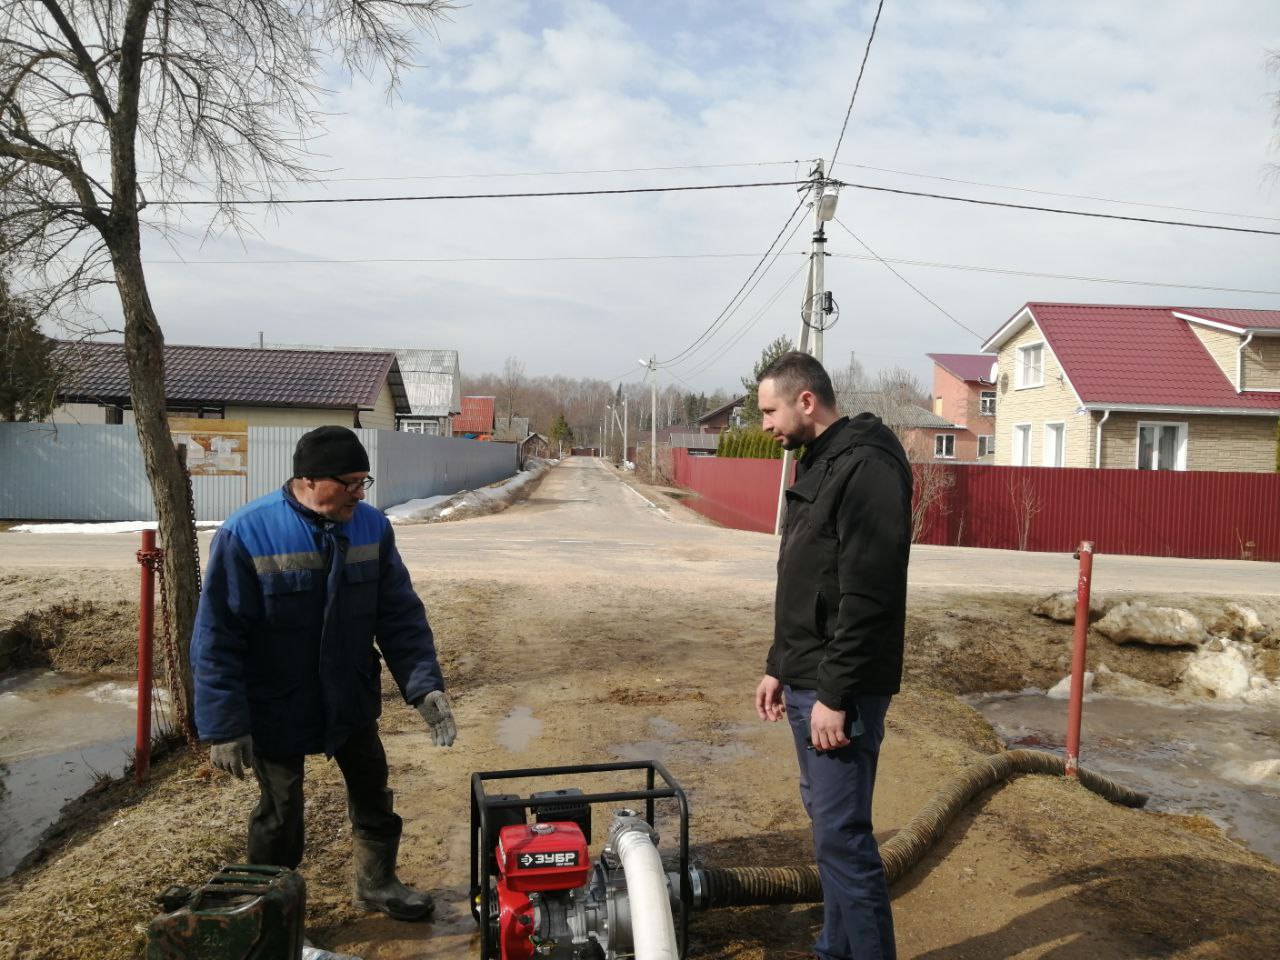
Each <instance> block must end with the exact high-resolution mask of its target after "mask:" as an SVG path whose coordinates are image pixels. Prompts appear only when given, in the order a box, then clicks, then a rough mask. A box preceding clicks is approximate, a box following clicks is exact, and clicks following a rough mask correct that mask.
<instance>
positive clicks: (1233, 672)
mask: <svg viewBox="0 0 1280 960" xmlns="http://www.w3.org/2000/svg"><path fill="white" fill-rule="evenodd" d="M1219 642H1220V643H1221V646H1222V649H1221V650H1218V649H1214V648H1216V647H1217V646H1218V643H1217V642H1215V643H1214V645H1213V647H1214V648H1211V647H1208V646H1206V647H1202V648H1201V649H1199V650H1197V651H1196V652H1195V653H1193V654H1192V655H1191V657H1190V658H1189V659H1188V660H1187V666H1186V669H1185V671H1184V672H1183V674H1182V683H1183V686H1184V687H1186V688H1188V689H1191V690H1195V691H1197V692H1198V693H1200V694H1201V695H1205V696H1210V697H1213V698H1214V699H1216V700H1233V701H1236V702H1237V703H1256V704H1263V705H1274V706H1277V707H1280V682H1276V681H1274V680H1268V679H1267V677H1266V675H1265V674H1264V673H1263V672H1262V671H1261V670H1260V669H1259V668H1258V665H1257V663H1256V662H1255V658H1256V653H1255V647H1254V646H1253V645H1252V644H1249V643H1244V642H1242V641H1239V640H1222V641H1219Z"/></svg>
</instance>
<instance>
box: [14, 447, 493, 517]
mask: <svg viewBox="0 0 1280 960" xmlns="http://www.w3.org/2000/svg"><path fill="white" fill-rule="evenodd" d="M305 432H306V428H304V427H250V429H249V471H248V474H249V475H248V478H247V479H246V478H244V477H225V476H224V477H195V478H194V479H193V481H192V492H193V494H194V496H195V505H196V519H197V520H225V519H226V518H227V517H228V516H230V515H231V513H233V512H234V511H235V510H236V509H237V508H239V507H240V506H241V505H242V504H244V503H247V502H248V501H249V500H252V499H253V498H255V497H258V496H261V495H262V494H264V493H267V492H268V491H270V490H273V489H275V488H276V487H278V486H279V485H280V484H281V483H283V482H284V481H285V480H286V479H287V478H288V477H289V475H290V473H292V472H293V471H292V464H293V448H294V445H295V444H296V443H297V442H298V438H299V437H300V436H302V435H303V434H304V433H305ZM356 432H357V433H358V434H359V435H360V440H361V442H362V443H364V445H365V448H366V449H367V450H368V451H369V466H370V472H371V473H372V474H373V475H374V477H375V478H376V479H377V483H376V484H374V486H373V488H372V489H371V490H370V491H369V493H370V497H369V502H370V503H372V504H373V505H374V506H375V507H378V508H379V509H385V508H386V507H389V506H393V505H394V504H397V503H403V502H404V501H406V500H412V499H415V498H418V497H430V496H436V495H438V494H448V493H456V492H458V491H459V490H467V489H475V488H476V487H482V486H485V485H486V484H489V483H493V482H495V481H497V480H502V479H504V478H506V477H509V476H511V475H512V474H514V473H515V472H516V451H515V447H514V445H512V444H507V443H484V442H478V441H474V440H461V439H454V438H451V437H431V436H424V435H421V434H407V433H395V432H394V431H390V430H357V431H356ZM0 517H2V518H5V519H21V520H72V521H95V522H107V521H116V520H153V519H155V508H154V507H153V505H152V501H151V488H150V484H148V482H147V477H146V473H145V471H144V469H143V465H142V451H141V449H140V447H139V445H138V436H137V433H136V432H135V430H134V428H133V427H132V426H127V425H126V426H108V425H81V424H57V425H56V426H55V425H53V424H26V423H0Z"/></svg>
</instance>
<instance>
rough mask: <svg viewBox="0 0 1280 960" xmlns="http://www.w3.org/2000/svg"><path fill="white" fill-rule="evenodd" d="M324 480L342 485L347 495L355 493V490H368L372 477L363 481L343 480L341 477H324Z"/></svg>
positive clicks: (371, 484) (371, 483)
mask: <svg viewBox="0 0 1280 960" xmlns="http://www.w3.org/2000/svg"><path fill="white" fill-rule="evenodd" d="M325 479H326V480H332V481H333V482H334V483H340V484H342V486H343V487H344V488H345V489H346V491H347V493H355V492H356V491H357V490H368V489H369V488H370V487H372V486H373V477H365V478H364V479H363V480H343V479H342V478H341V477H326V478H325Z"/></svg>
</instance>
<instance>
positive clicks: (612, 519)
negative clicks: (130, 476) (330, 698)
mask: <svg viewBox="0 0 1280 960" xmlns="http://www.w3.org/2000/svg"><path fill="white" fill-rule="evenodd" d="M641 490H643V491H645V492H644V493H642V492H640V491H641ZM211 536H212V534H211V533H209V532H204V533H202V534H201V536H200V541H201V547H202V550H205V551H207V549H208V543H209V539H210V537H211ZM396 539H397V542H398V544H399V546H400V550H401V553H402V554H403V556H404V558H405V562H406V563H407V564H408V565H409V567H410V569H411V570H412V571H413V572H414V573H415V574H419V575H432V574H440V573H447V574H448V575H449V576H451V577H453V576H494V577H496V578H498V579H508V578H519V577H520V576H521V575H522V571H524V572H527V573H528V574H530V575H536V576H557V577H559V576H567V577H575V576H576V577H583V578H589V577H591V576H592V575H593V574H594V573H597V572H601V571H608V573H609V574H610V575H617V574H630V575H633V576H634V577H635V578H636V579H635V582H636V584H637V587H643V585H644V583H645V578H646V577H653V578H660V579H663V580H665V579H667V578H669V577H672V576H678V577H679V578H681V579H685V580H687V579H688V578H705V579H706V580H707V581H708V582H713V581H715V580H717V579H719V578H721V577H728V578H732V579H734V580H736V581H738V582H757V583H760V584H762V585H763V584H765V583H772V581H773V578H774V565H775V561H776V558H777V540H776V539H775V538H774V537H772V536H770V535H768V534H760V533H750V532H746V531H740V530H729V529H725V528H721V527H716V526H714V525H711V524H709V523H707V522H704V521H702V520H701V518H699V517H697V516H696V515H694V514H692V512H691V511H688V510H686V509H685V508H684V507H681V506H679V505H677V504H674V503H671V502H669V501H668V500H667V498H665V497H663V496H662V495H661V494H657V493H654V492H653V491H650V490H647V488H644V487H643V486H642V485H633V484H632V483H629V482H626V481H625V480H624V479H623V478H622V477H620V476H619V474H618V473H617V471H615V470H614V469H613V468H611V467H609V466H606V465H605V464H604V463H602V462H601V461H598V460H594V459H588V458H579V457H575V458H572V459H569V460H566V461H565V462H563V463H562V464H561V465H560V466H558V467H556V468H555V469H554V470H552V471H551V473H550V474H548V475H547V477H546V478H545V479H544V480H543V482H542V484H541V485H540V486H539V488H538V489H537V490H536V491H535V493H534V495H533V496H532V497H531V498H529V499H528V500H527V501H525V502H523V503H520V504H516V505H514V506H512V507H511V508H509V509H508V510H505V511H503V512H502V513H499V514H493V515H491V516H485V517H478V518H474V519H471V520H464V521H458V522H453V523H432V524H420V525H402V526H398V527H397V528H396ZM137 547H138V536H137V534H105V535H104V534H92V533H88V534H30V533H13V532H4V533H0V571H4V570H9V569H15V568H19V567H22V568H31V567H47V568H61V569H69V568H91V569H101V570H124V569H129V568H131V567H134V566H136V560H135V558H134V552H135V551H136V550H137ZM1076 569H1077V564H1076V561H1075V560H1074V559H1073V558H1072V557H1071V556H1070V555H1069V554H1047V553H1022V552H1017V551H1007V550H980V549H972V548H962V547H936V546H917V547H915V548H914V549H913V552H912V561H911V587H912V589H913V590H915V591H930V592H933V591H956V592H976V593H991V592H1004V591H1012V592H1037V591H1045V592H1049V591H1054V590H1070V589H1074V587H1075V578H1076ZM1094 586H1095V589H1096V590H1099V591H1105V592H1107V593H1150V594H1159V595H1166V596H1168V595H1179V594H1197V595H1201V596H1205V595H1209V596H1230V597H1239V598H1247V597H1249V596H1280V564H1275V563H1259V562H1252V561H1237V560H1183V559H1171V558H1165V557H1124V556H1107V555H1100V556H1098V557H1096V558H1095V561H1094Z"/></svg>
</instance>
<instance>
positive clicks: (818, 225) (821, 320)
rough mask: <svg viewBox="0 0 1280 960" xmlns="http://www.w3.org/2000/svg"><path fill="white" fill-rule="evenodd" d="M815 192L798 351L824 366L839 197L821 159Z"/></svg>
mask: <svg viewBox="0 0 1280 960" xmlns="http://www.w3.org/2000/svg"><path fill="white" fill-rule="evenodd" d="M809 179H810V181H811V184H812V185H811V186H809V187H808V188H807V189H809V190H812V191H813V221H814V229H813V247H812V250H811V251H810V253H809V276H808V279H807V280H806V281H805V285H804V300H802V301H801V304H800V337H799V339H798V340H797V341H796V349H797V350H800V351H802V352H804V353H808V354H812V355H813V357H814V358H815V359H817V361H818V362H819V363H821V362H822V331H823V330H824V329H825V327H826V326H827V323H826V319H825V318H826V315H827V314H828V313H830V311H828V310H827V304H828V302H829V301H830V302H833V301H831V298H830V294H828V293H827V290H826V275H825V274H826V271H825V267H826V257H827V254H826V244H827V234H826V229H825V226H824V224H825V223H826V222H827V221H828V220H830V219H831V218H832V217H834V216H835V215H836V201H837V198H838V194H837V193H836V189H835V187H834V186H833V185H832V184H829V183H827V182H826V167H825V164H824V163H823V161H822V160H821V159H819V160H816V161H814V165H813V170H812V172H811V173H810V175H809ZM791 461H792V454H791V451H790V450H784V451H783V453H782V479H781V480H780V481H779V483H778V512H777V516H776V518H775V520H774V524H773V532H774V533H775V534H780V533H782V518H783V516H784V515H785V514H786V509H787V493H786V491H787V478H788V476H789V475H790V473H791Z"/></svg>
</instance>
